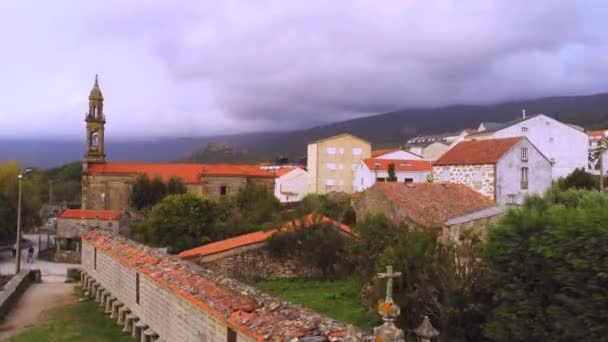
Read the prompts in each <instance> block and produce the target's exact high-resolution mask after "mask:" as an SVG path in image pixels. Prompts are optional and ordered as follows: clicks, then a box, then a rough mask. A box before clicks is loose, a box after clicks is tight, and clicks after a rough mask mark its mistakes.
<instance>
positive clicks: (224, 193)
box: [220, 185, 228, 196]
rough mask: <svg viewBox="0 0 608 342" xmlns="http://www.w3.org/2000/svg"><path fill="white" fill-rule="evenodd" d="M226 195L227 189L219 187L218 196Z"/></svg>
mask: <svg viewBox="0 0 608 342" xmlns="http://www.w3.org/2000/svg"><path fill="white" fill-rule="evenodd" d="M227 193H228V187H227V186H225V185H220V196H226V194H227Z"/></svg>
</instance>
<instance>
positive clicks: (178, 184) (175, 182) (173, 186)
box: [167, 177, 188, 195]
mask: <svg viewBox="0 0 608 342" xmlns="http://www.w3.org/2000/svg"><path fill="white" fill-rule="evenodd" d="M187 191H188V188H187V187H186V185H185V184H184V182H182V180H181V179H180V178H178V177H171V178H169V181H168V182H167V194H168V195H181V194H185V193H186V192H187Z"/></svg>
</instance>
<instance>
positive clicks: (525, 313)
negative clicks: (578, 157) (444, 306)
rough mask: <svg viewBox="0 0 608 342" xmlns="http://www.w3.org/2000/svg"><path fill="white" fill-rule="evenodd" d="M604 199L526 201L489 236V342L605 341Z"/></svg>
mask: <svg viewBox="0 0 608 342" xmlns="http://www.w3.org/2000/svg"><path fill="white" fill-rule="evenodd" d="M607 222H608V201H607V200H606V198H605V197H604V196H602V195H601V194H599V193H598V192H590V191H576V190H569V191H565V192H559V191H555V190H553V191H550V192H549V193H548V194H547V196H546V197H545V198H544V199H543V198H539V197H533V198H530V199H529V200H528V201H527V202H526V204H525V205H524V207H523V208H521V209H520V210H513V211H511V212H509V213H508V214H507V216H506V217H505V218H504V220H503V221H502V222H501V224H500V225H499V226H498V227H497V228H496V229H493V230H491V231H490V233H489V235H488V241H487V246H486V253H485V254H486V258H487V263H488V274H487V281H488V285H489V286H490V288H491V290H493V291H494V300H493V304H492V308H491V314H490V315H489V321H488V324H487V325H486V326H485V333H486V335H487V336H488V337H489V338H490V339H492V340H493V341H498V342H500V341H601V340H604V339H605V337H606V336H608V325H606V322H605V320H606V318H607V317H608V276H607V275H608V254H607V253H606V246H608V223H607Z"/></svg>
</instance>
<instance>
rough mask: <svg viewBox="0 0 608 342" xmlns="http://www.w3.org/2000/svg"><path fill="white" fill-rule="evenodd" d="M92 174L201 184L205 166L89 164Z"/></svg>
mask: <svg viewBox="0 0 608 342" xmlns="http://www.w3.org/2000/svg"><path fill="white" fill-rule="evenodd" d="M88 168H89V172H90V173H114V174H145V175H147V176H148V177H149V178H150V179H152V178H154V177H157V176H160V178H162V180H163V181H164V182H166V181H167V180H169V178H171V177H179V178H181V180H182V181H183V182H184V183H186V184H193V183H200V182H201V173H202V171H203V165H200V164H160V163H155V164H152V163H103V164H89V166H88Z"/></svg>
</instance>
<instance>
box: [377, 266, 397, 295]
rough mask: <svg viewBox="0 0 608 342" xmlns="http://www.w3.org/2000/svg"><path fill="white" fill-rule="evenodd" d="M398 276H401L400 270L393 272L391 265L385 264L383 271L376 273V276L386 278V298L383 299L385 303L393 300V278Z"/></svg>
mask: <svg viewBox="0 0 608 342" xmlns="http://www.w3.org/2000/svg"><path fill="white" fill-rule="evenodd" d="M398 277H401V272H393V266H392V265H389V266H386V272H385V273H378V278H380V279H383V278H387V279H386V299H385V301H386V302H387V303H392V302H393V278H398Z"/></svg>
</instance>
